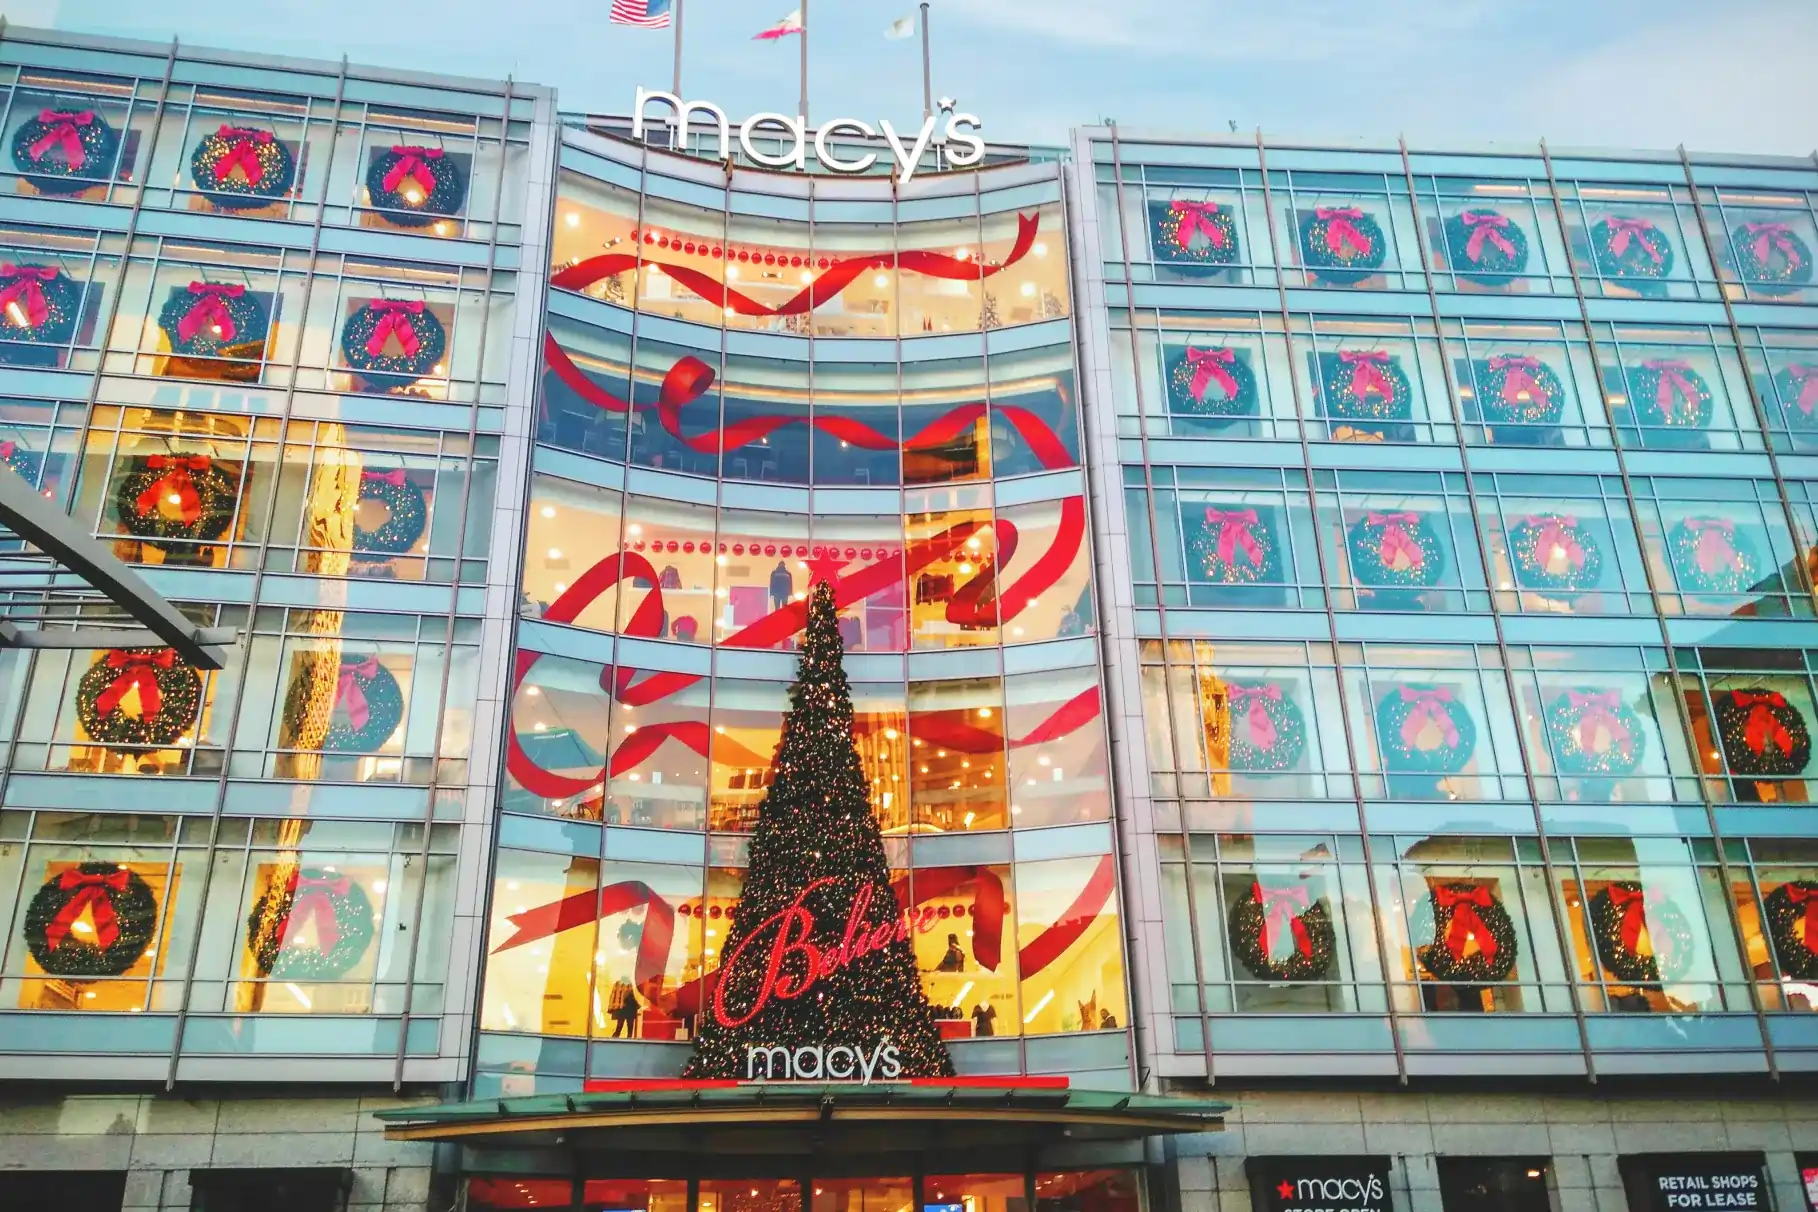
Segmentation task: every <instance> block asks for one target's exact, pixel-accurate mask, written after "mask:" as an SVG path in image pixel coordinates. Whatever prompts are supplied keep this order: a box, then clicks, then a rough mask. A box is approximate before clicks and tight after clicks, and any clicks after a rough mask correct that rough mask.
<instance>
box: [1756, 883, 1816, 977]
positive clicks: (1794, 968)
mask: <svg viewBox="0 0 1818 1212" xmlns="http://www.w3.org/2000/svg"><path fill="white" fill-rule="evenodd" d="M1762 907H1763V909H1764V911H1765V912H1766V915H1767V933H1768V938H1769V939H1770V940H1771V941H1772V942H1773V944H1774V957H1775V958H1776V959H1777V960H1779V961H1780V974H1781V975H1782V976H1785V977H1789V978H1791V979H1793V980H1796V981H1811V980H1818V883H1814V882H1812V881H1811V880H1788V881H1787V882H1786V883H1784V884H1781V885H1780V886H1779V887H1777V888H1775V889H1774V890H1773V891H1772V892H1770V893H1768V894H1767V897H1766V899H1765V900H1764V902H1763V906H1762Z"/></svg>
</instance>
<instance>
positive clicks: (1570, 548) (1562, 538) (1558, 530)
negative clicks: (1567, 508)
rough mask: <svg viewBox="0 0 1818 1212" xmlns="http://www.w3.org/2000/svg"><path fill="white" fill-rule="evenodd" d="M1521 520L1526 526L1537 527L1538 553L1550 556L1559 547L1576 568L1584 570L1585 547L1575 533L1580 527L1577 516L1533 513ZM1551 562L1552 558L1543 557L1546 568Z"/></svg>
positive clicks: (1536, 546) (1536, 547) (1536, 544)
mask: <svg viewBox="0 0 1818 1212" xmlns="http://www.w3.org/2000/svg"><path fill="white" fill-rule="evenodd" d="M1521 521H1522V524H1523V525H1525V526H1530V527H1536V528H1537V530H1536V532H1535V535H1534V548H1535V552H1536V554H1541V553H1545V555H1546V556H1547V557H1550V556H1551V554H1552V551H1553V549H1555V548H1557V549H1558V550H1559V551H1560V552H1561V553H1563V554H1564V555H1565V558H1566V561H1567V562H1568V563H1569V564H1571V566H1572V567H1573V568H1574V569H1576V570H1578V571H1583V569H1584V561H1585V554H1584V548H1583V546H1581V545H1580V544H1579V542H1578V536H1577V535H1576V534H1574V533H1573V532H1574V531H1575V530H1577V528H1578V519H1577V518H1576V517H1574V516H1572V515H1571V514H1557V513H1531V514H1529V515H1528V516H1527V517H1525V518H1523V519H1521ZM1550 562H1551V560H1550V558H1543V559H1542V560H1541V567H1542V568H1545V567H1546V565H1547V564H1549V563H1550Z"/></svg>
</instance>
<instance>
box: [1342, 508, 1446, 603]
mask: <svg viewBox="0 0 1818 1212" xmlns="http://www.w3.org/2000/svg"><path fill="white" fill-rule="evenodd" d="M1345 549H1346V551H1347V553H1348V554H1349V556H1350V561H1351V576H1352V578H1353V579H1354V580H1355V581H1356V582H1357V583H1358V584H1359V585H1363V586H1367V587H1369V588H1372V589H1426V588H1429V587H1430V586H1433V585H1437V584H1438V583H1439V581H1440V579H1441V578H1442V577H1443V576H1445V571H1446V549H1445V545H1444V544H1443V543H1441V542H1440V541H1439V537H1438V536H1437V535H1436V534H1434V533H1433V528H1432V527H1431V526H1429V525H1428V524H1427V521H1426V518H1425V517H1424V516H1423V515H1421V514H1419V513H1416V512H1415V511H1414V510H1412V509H1394V510H1383V511H1380V512H1379V511H1377V510H1374V509H1373V510H1370V511H1369V512H1367V513H1365V514H1364V516H1363V517H1361V518H1359V519H1357V521H1356V522H1354V523H1352V525H1351V530H1350V532H1349V534H1347V535H1346V537H1345Z"/></svg>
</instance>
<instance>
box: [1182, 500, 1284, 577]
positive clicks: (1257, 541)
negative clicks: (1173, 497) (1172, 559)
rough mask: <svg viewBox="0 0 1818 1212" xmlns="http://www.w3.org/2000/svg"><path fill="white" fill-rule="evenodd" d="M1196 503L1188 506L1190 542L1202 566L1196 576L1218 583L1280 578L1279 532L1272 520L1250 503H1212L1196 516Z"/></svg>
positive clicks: (1195, 557)
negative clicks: (1274, 528) (1230, 504)
mask: <svg viewBox="0 0 1818 1212" xmlns="http://www.w3.org/2000/svg"><path fill="white" fill-rule="evenodd" d="M1195 512H1197V510H1196V509H1195V507H1193V506H1187V507H1185V508H1184V510H1183V513H1184V514H1185V515H1186V519H1185V520H1186V523H1187V527H1186V529H1187V535H1188V539H1187V542H1188V545H1189V546H1190V547H1192V549H1193V558H1194V559H1195V561H1197V563H1198V567H1197V568H1195V569H1194V570H1193V575H1194V578H1195V579H1196V580H1206V581H1211V582H1212V583H1213V584H1215V585H1254V584H1256V583H1257V582H1259V581H1263V582H1280V581H1281V579H1282V575H1281V561H1280V559H1279V558H1278V556H1277V555H1276V550H1275V536H1274V533H1273V532H1272V531H1271V529H1270V527H1269V523H1268V520H1267V519H1266V518H1265V517H1264V516H1263V514H1262V513H1259V512H1258V511H1257V510H1255V509H1251V508H1249V507H1247V506H1244V507H1239V506H1232V507H1229V508H1227V507H1225V506H1222V505H1216V504H1215V505H1208V506H1207V507H1206V508H1205V511H1204V515H1203V517H1202V518H1200V519H1198V520H1197V521H1195V520H1194V519H1193V517H1192V515H1193V513H1195Z"/></svg>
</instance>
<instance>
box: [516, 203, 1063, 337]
mask: <svg viewBox="0 0 1818 1212" xmlns="http://www.w3.org/2000/svg"><path fill="white" fill-rule="evenodd" d="M1040 226H1041V216H1040V215H1039V214H1034V215H1018V216H1017V230H1016V244H1015V245H1014V246H1013V247H1012V248H1011V249H1010V255H1009V256H1008V257H1006V258H1005V259H1004V262H1003V264H1001V265H986V264H984V263H983V262H982V261H978V260H974V259H972V258H961V257H954V256H949V255H948V254H946V253H938V252H929V251H924V250H919V249H911V250H909V251H907V252H899V253H882V254H878V255H875V256H863V257H849V258H847V259H846V260H843V261H835V262H834V263H833V264H832V265H831V266H830V267H829V268H827V269H826V270H825V271H823V272H822V273H821V276H820V277H818V278H816V279H815V280H814V281H813V282H812V283H810V284H809V285H808V286H807V287H806V288H805V289H804V290H802V291H801V293H799V294H797V295H796V296H795V297H794V298H792V299H790V300H789V301H787V302H786V303H784V304H783V305H782V306H780V307H766V306H765V305H764V304H762V303H759V302H758V301H757V300H755V299H752V298H748V297H747V296H745V295H742V294H740V293H739V292H738V291H736V290H733V289H732V288H730V287H728V286H726V285H725V284H724V283H721V282H716V281H714V280H713V279H712V278H710V277H708V276H707V275H706V274H704V273H702V272H701V271H700V270H698V269H694V268H692V267H690V266H687V265H676V264H673V263H671V262H668V261H643V259H642V258H641V257H640V255H639V254H638V253H635V252H631V253H603V254H601V255H600V256H597V257H589V258H587V260H585V261H582V262H580V263H579V264H578V265H571V266H569V267H568V268H567V269H564V270H562V271H561V272H560V273H558V274H555V275H553V276H552V277H551V278H550V279H549V283H550V285H551V286H558V287H561V288H562V289H563V290H583V289H585V288H586V287H589V286H591V285H593V284H594V283H595V282H598V281H600V280H602V279H604V278H610V277H614V276H616V275H618V274H621V273H624V272H625V271H626V270H628V269H635V268H637V266H638V265H639V264H640V262H641V263H643V264H647V265H658V266H661V267H662V270H663V272H664V273H666V274H668V275H669V276H670V277H671V278H674V279H675V280H676V281H677V282H679V283H681V284H682V285H683V286H685V287H687V288H688V289H689V290H691V291H693V292H694V293H695V294H697V295H699V296H700V297H701V298H703V299H705V300H706V301H707V302H709V303H712V304H714V305H716V306H718V307H730V308H731V309H732V310H733V311H734V312H735V313H736V314H738V315H741V316H799V315H806V314H807V313H808V312H810V311H812V310H814V309H815V308H817V307H819V306H820V305H821V304H823V303H825V302H827V300H829V299H831V298H833V297H834V296H836V295H838V294H839V293H840V292H841V291H843V290H845V289H846V288H847V287H848V286H850V285H852V283H853V281H854V280H856V279H857V278H858V277H859V275H860V274H863V273H865V272H867V271H868V270H873V269H889V268H891V267H892V266H895V267H896V268H898V269H906V270H909V271H911V272H914V273H918V274H925V275H927V276H928V277H931V278H946V279H948V280H950V281H955V282H979V281H983V280H984V279H986V278H989V277H991V276H993V275H994V274H999V273H1002V272H1003V271H1004V270H1006V269H1009V268H1010V267H1011V266H1012V265H1014V264H1016V263H1017V262H1018V261H1020V260H1022V259H1023V258H1024V257H1026V256H1028V255H1029V250H1030V249H1031V248H1033V247H1034V245H1035V236H1036V232H1037V231H1038V229H1039V228H1040ZM547 346H548V343H546V346H545V348H547Z"/></svg>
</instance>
